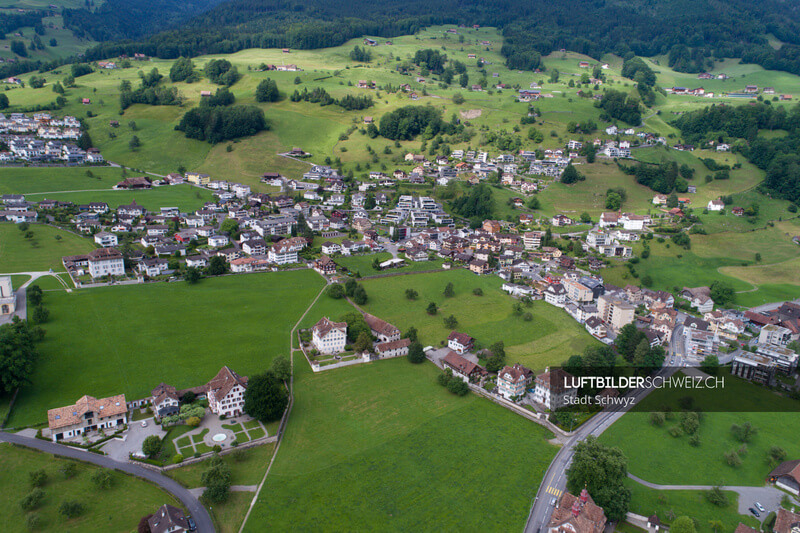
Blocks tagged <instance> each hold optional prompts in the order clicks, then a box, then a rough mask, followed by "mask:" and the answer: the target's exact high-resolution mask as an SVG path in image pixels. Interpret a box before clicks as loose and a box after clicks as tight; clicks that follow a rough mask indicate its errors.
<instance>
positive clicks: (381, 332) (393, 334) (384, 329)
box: [364, 313, 400, 342]
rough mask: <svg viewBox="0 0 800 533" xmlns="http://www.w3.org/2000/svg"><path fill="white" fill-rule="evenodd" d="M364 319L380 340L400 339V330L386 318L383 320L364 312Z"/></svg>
mask: <svg viewBox="0 0 800 533" xmlns="http://www.w3.org/2000/svg"><path fill="white" fill-rule="evenodd" d="M364 321H365V322H366V323H367V325H368V326H369V329H370V331H371V333H372V335H373V336H374V337H376V338H377V339H378V341H379V342H391V341H396V340H399V339H400V330H399V329H397V328H396V327H395V326H393V325H392V324H389V323H388V322H386V321H385V320H381V319H380V318H378V317H376V316H374V315H371V314H369V313H364Z"/></svg>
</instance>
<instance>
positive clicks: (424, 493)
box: [245, 358, 556, 531]
mask: <svg viewBox="0 0 800 533" xmlns="http://www.w3.org/2000/svg"><path fill="white" fill-rule="evenodd" d="M295 369H296V378H295V404H294V408H293V410H292V416H291V418H290V420H289V424H288V426H287V430H286V433H285V437H284V438H285V440H284V442H283V444H282V446H281V449H280V451H279V452H278V457H277V459H276V462H275V463H274V465H273V467H272V470H271V472H270V475H269V477H268V478H267V483H266V485H265V486H264V489H263V491H262V492H261V497H260V499H259V501H258V502H257V503H256V506H255V507H254V509H253V512H252V514H251V516H250V519H249V520H248V522H247V527H246V528H245V529H246V531H264V530H266V529H272V530H287V529H292V530H299V531H309V530H320V529H325V530H333V531H338V530H350V531H366V530H378V529H380V530H383V531H409V530H420V529H424V530H446V531H454V530H460V531H470V530H481V531H513V530H517V529H520V528H522V526H523V524H524V523H525V519H526V517H527V513H528V510H529V506H530V502H531V499H532V498H533V496H534V494H535V493H536V490H537V488H538V485H539V482H540V481H541V477H542V475H543V473H544V470H545V468H546V466H547V464H548V463H549V461H550V459H551V458H552V457H553V455H554V454H555V452H556V448H555V447H553V446H551V445H550V444H548V443H547V442H546V440H545V439H547V438H550V437H551V436H552V435H551V434H549V433H548V432H546V431H545V430H544V429H542V428H541V427H540V426H538V425H536V424H533V423H531V422H529V421H527V420H525V419H523V418H521V417H518V416H516V415H514V414H512V413H511V412H509V411H506V410H504V409H503V408H501V407H499V406H497V405H494V404H492V403H491V402H489V401H487V400H484V399H482V398H479V397H477V396H474V395H468V396H465V397H462V398H459V397H456V396H453V395H451V394H449V393H448V392H447V391H445V390H444V389H443V388H442V387H439V386H438V385H437V384H436V383H435V376H436V374H437V370H436V368H435V367H434V366H433V365H431V364H428V363H425V364H423V365H419V366H416V365H411V364H410V363H408V361H406V360H405V358H402V359H393V360H387V361H380V362H378V363H374V364H368V365H357V366H353V367H348V368H344V369H340V370H337V371H333V372H324V373H321V374H317V375H314V374H313V373H312V372H311V370H310V369H308V368H307V367H305V366H300V368H299V369H298V367H297V366H295ZM499 434H502V435H503V445H502V446H497V440H496V439H497V435H499ZM521 458H524V459H521ZM510 464H513V465H514V467H513V468H509V465H510ZM500 471H502V472H503V475H497V474H498V472H500ZM488 494H502V498H494V499H493V503H492V504H491V505H480V504H478V502H481V501H483V499H484V498H485V496H486V495H488ZM464 502H475V503H476V504H475V505H464Z"/></svg>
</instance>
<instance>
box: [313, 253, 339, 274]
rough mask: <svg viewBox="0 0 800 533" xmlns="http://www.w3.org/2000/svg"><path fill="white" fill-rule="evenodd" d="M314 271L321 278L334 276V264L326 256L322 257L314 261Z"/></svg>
mask: <svg viewBox="0 0 800 533" xmlns="http://www.w3.org/2000/svg"><path fill="white" fill-rule="evenodd" d="M314 270H316V271H317V272H319V273H320V274H322V275H323V276H331V275H333V274H336V263H335V262H334V261H333V259H331V258H330V257H328V256H327V255H323V256H322V257H320V258H319V259H317V260H316V261H314Z"/></svg>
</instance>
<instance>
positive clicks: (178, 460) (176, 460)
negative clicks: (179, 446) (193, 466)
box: [172, 453, 183, 465]
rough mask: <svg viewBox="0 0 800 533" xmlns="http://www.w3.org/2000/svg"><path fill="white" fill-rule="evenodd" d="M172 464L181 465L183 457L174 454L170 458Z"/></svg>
mask: <svg viewBox="0 0 800 533" xmlns="http://www.w3.org/2000/svg"><path fill="white" fill-rule="evenodd" d="M172 462H173V463H174V464H176V465H177V464H180V463H182V462H183V455H181V454H179V453H176V454H175V455H174V456H173V457H172Z"/></svg>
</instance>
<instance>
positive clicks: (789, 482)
mask: <svg viewBox="0 0 800 533" xmlns="http://www.w3.org/2000/svg"><path fill="white" fill-rule="evenodd" d="M767 479H768V480H769V482H770V483H774V484H775V485H776V486H777V487H778V488H780V489H784V490H788V491H789V492H791V493H792V494H800V460H794V461H784V462H782V463H781V464H779V465H778V466H776V467H775V470H773V471H772V472H770V473H769V476H768V477H767ZM775 531H777V529H776V530H775Z"/></svg>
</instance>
